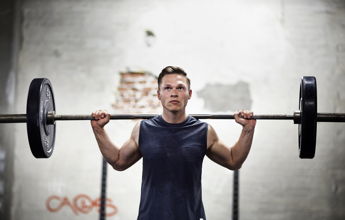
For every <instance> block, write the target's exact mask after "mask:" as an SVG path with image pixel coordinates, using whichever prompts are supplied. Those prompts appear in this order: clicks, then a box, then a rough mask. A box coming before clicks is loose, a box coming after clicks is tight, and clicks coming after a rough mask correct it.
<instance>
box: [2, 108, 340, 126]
mask: <svg viewBox="0 0 345 220" xmlns="http://www.w3.org/2000/svg"><path fill="white" fill-rule="evenodd" d="M155 116H157V115H156V114H111V115H110V119H111V120H135V119H150V118H153V117H155ZM191 116H192V117H194V118H197V119H221V120H224V119H235V117H234V115H233V114H191ZM252 118H253V119H258V120H293V121H294V123H295V124H300V123H299V122H298V121H299V120H300V112H299V111H296V112H294V114H293V115H287V114H271V115H267V114H265V115H262V114H258V115H257V114H254V115H253V117H252ZM82 120H88V121H89V120H94V118H93V117H92V116H91V115H57V114H55V112H48V114H47V124H53V123H54V122H55V121H82ZM316 121H317V122H345V113H317V119H316ZM26 122H27V119H26V114H2V115H0V123H26Z"/></svg>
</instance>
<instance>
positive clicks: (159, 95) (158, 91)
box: [157, 89, 161, 100]
mask: <svg viewBox="0 0 345 220" xmlns="http://www.w3.org/2000/svg"><path fill="white" fill-rule="evenodd" d="M157 97H158V100H161V93H160V89H157Z"/></svg>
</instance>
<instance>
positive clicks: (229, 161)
mask: <svg viewBox="0 0 345 220" xmlns="http://www.w3.org/2000/svg"><path fill="white" fill-rule="evenodd" d="M157 94H158V99H159V100H160V101H161V104H162V107H163V113H162V115H159V116H156V117H154V118H152V119H147V120H143V121H140V122H138V123H137V124H136V125H135V127H134V128H133V130H132V134H131V136H130V138H129V140H128V141H127V142H125V143H124V144H123V146H122V147H121V148H119V147H118V146H117V145H115V144H113V143H112V142H111V141H110V139H109V137H108V135H107V133H106V131H105V130H104V126H105V125H106V124H107V123H108V122H109V119H110V115H109V114H108V113H107V112H105V111H102V110H99V111H96V112H94V113H92V116H93V117H94V118H95V119H96V120H92V121H91V125H92V128H93V131H94V134H95V137H96V140H97V143H98V146H99V148H100V150H101V152H102V154H103V157H104V158H105V159H106V161H107V162H108V163H109V164H110V165H112V166H113V167H114V169H116V170H119V171H122V170H125V169H127V168H128V167H130V166H132V165H133V164H134V163H135V162H137V161H138V160H139V159H140V158H143V174H142V186H141V199H140V208H139V215H138V220H199V219H206V217H205V212H204V207H203V203H202V199H201V191H202V189H201V170H202V162H203V158H204V156H205V155H207V156H208V157H209V158H210V159H211V160H213V161H214V162H216V163H218V164H220V165H222V166H224V167H226V168H228V169H230V170H236V169H239V168H240V167H241V166H242V164H243V162H244V161H245V159H246V157H247V155H248V153H249V151H250V148H251V145H252V140H253V135H254V129H255V124H256V120H254V119H251V117H252V116H253V113H252V112H247V111H240V112H239V113H236V114H235V121H236V122H237V123H239V124H240V125H242V127H243V128H242V132H241V135H240V137H239V139H238V141H237V142H236V144H235V145H234V146H233V147H231V148H229V147H226V146H225V145H224V144H223V143H222V142H221V141H220V140H219V139H218V136H217V134H216V132H215V130H214V129H213V128H212V127H211V126H210V125H208V124H207V123H205V122H201V121H199V120H197V119H195V118H193V117H191V116H188V115H187V114H186V111H185V110H186V106H187V103H188V100H189V99H190V98H191V96H192V90H191V89H190V80H189V79H188V77H187V74H186V73H185V72H184V70H183V69H181V68H179V67H173V66H168V67H166V68H164V69H163V70H162V72H161V73H160V75H159V77H158V91H157Z"/></svg>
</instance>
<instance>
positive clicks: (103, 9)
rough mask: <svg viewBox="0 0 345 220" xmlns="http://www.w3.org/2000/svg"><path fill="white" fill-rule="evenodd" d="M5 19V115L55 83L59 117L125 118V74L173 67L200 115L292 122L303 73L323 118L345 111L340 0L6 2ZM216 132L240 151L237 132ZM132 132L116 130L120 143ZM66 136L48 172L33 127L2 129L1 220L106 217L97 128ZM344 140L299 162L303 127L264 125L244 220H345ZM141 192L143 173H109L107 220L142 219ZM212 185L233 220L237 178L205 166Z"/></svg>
mask: <svg viewBox="0 0 345 220" xmlns="http://www.w3.org/2000/svg"><path fill="white" fill-rule="evenodd" d="M0 16H1V22H0V25H1V31H0V36H1V38H0V46H1V49H0V56H1V59H0V60H1V62H0V71H1V74H0V77H1V80H0V83H1V86H0V91H1V92H0V98H1V100H0V109H1V113H10V112H16V113H24V112H25V107H26V106H25V105H26V98H27V97H26V96H27V89H28V86H29V83H30V81H31V80H32V78H34V77H47V78H49V79H50V80H51V81H52V84H53V86H54V92H55V100H56V103H57V111H58V112H59V114H79V113H81V114H89V113H91V111H94V110H96V109H107V110H109V112H111V113H119V112H120V113H125V112H128V111H129V110H128V109H127V110H124V109H121V106H117V107H116V100H117V101H118V102H117V103H119V102H121V101H122V103H124V100H123V99H119V95H120V94H121V91H120V90H119V88H121V86H122V85H123V84H121V83H123V81H121V77H122V76H123V75H121V73H129V72H141V73H150V74H152V75H150V74H148V78H147V80H148V81H150V80H151V78H150V76H154V75H157V74H158V73H159V72H160V70H161V69H162V68H163V67H165V66H167V65H178V66H181V67H183V68H184V69H185V70H186V71H187V72H188V74H189V76H190V78H191V80H192V89H193V90H194V94H193V98H192V99H191V101H190V103H189V107H188V112H190V113H227V112H232V111H235V110H238V109H241V108H249V109H251V110H253V111H254V112H257V113H262V112H270V113H288V114H290V113H292V112H293V111H295V110H297V109H298V93H299V82H300V77H301V76H303V75H315V76H316V77H317V80H318V109H319V111H320V112H345V102H344V100H345V91H344V88H345V80H344V79H345V65H344V60H345V2H344V1H342V0H332V1H329V0H313V1H311V0H299V1H285V0H280V1H273V0H255V1H237V0H231V1H225V0H215V1H210V0H201V1H200V0H190V1H183V0H175V1H167V0H146V1H137V0H127V1H109V0H99V1H91V0H83V1H82V0H75V1H68V0H60V1H53V0H21V1H19V0H17V1H10V0H5V1H3V2H2V3H1V11H0ZM136 82H137V81H136ZM137 83H138V82H137ZM126 88H128V87H127V86H126ZM150 91H151V90H150ZM148 94H152V93H150V92H149V93H148ZM134 96H135V95H134ZM140 100H142V99H140ZM123 106H125V104H124V105H123ZM140 106H145V104H141V105H140ZM146 106H147V107H146V108H144V109H142V108H141V110H140V111H143V112H145V113H157V111H158V110H157V108H155V107H152V106H150V105H146ZM153 106H155V105H154V104H153ZM136 110H138V111H139V107H138V108H136ZM209 122H210V123H211V124H212V125H213V126H214V127H215V129H216V130H217V132H218V134H219V136H220V137H221V139H223V140H224V142H226V143H228V144H232V143H234V142H235V141H236V138H237V136H238V133H239V131H240V127H239V125H237V124H235V123H234V122H233V121H209ZM134 123H135V122H134V121H112V122H110V123H109V125H108V126H107V130H108V132H109V134H111V137H112V139H113V140H114V141H116V143H119V144H121V143H123V142H124V141H125V140H126V139H127V138H128V137H129V134H130V130H131V128H132V127H133V125H134ZM56 138H57V139H56V144H55V152H54V154H53V156H52V157H51V158H49V159H47V160H37V159H34V158H33V156H32V155H31V152H30V150H29V147H28V143H27V137H26V127H25V125H24V124H16V125H7V124H1V125H0V218H1V219H9V220H14V219H15V220H21V219H23V220H24V219H25V220H30V219H35V220H36V219H50V220H54V219H96V218H98V217H97V216H98V212H97V209H98V208H97V202H95V201H96V200H97V198H98V197H99V193H100V192H99V191H100V175H101V155H100V153H99V150H98V148H97V145H96V142H95V140H94V137H93V134H92V131H91V128H90V124H89V122H85V121H81V122H58V128H57V136H56ZM344 141H345V127H344V125H343V124H335V123H334V124H321V125H319V126H318V136H317V151H316V157H315V158H314V159H313V160H300V159H298V152H297V146H298V144H297V126H296V125H293V124H292V122H280V121H267V122H265V121H259V122H258V125H257V128H256V134H255V139H254V144H253V148H252V151H251V153H250V155H249V157H248V159H247V161H246V163H245V164H244V166H243V167H242V168H241V171H240V172H241V176H240V211H241V212H240V217H241V218H242V219H275V220H276V219H278V220H280V219H332V220H334V219H344V217H345V209H344V206H345V199H344V198H345V188H344V186H345V164H344V162H343V157H344V156H345V148H344ZM140 181H141V162H140V161H139V163H137V164H136V165H134V166H133V167H131V168H130V169H128V170H126V171H125V172H117V171H113V170H112V169H109V172H108V188H107V191H108V195H107V197H108V198H109V199H111V203H109V209H108V211H109V213H108V214H109V215H110V216H109V219H116V220H128V219H135V218H136V216H137V212H138V206H139V196H140ZM202 184H203V200H204V205H205V210H206V214H207V217H208V219H212V220H223V219H224V220H225V219H229V218H230V215H231V201H232V198H231V195H232V192H231V189H232V172H230V171H228V170H225V169H224V168H222V167H220V166H218V165H215V164H213V163H212V162H210V160H209V159H207V158H205V161H204V170H203V182H202ZM92 202H94V203H92ZM90 204H91V205H90ZM60 206H61V207H60Z"/></svg>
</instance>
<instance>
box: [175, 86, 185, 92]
mask: <svg viewBox="0 0 345 220" xmlns="http://www.w3.org/2000/svg"><path fill="white" fill-rule="evenodd" d="M185 89H186V88H185V87H184V86H178V87H177V90H179V91H184V90H185Z"/></svg>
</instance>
